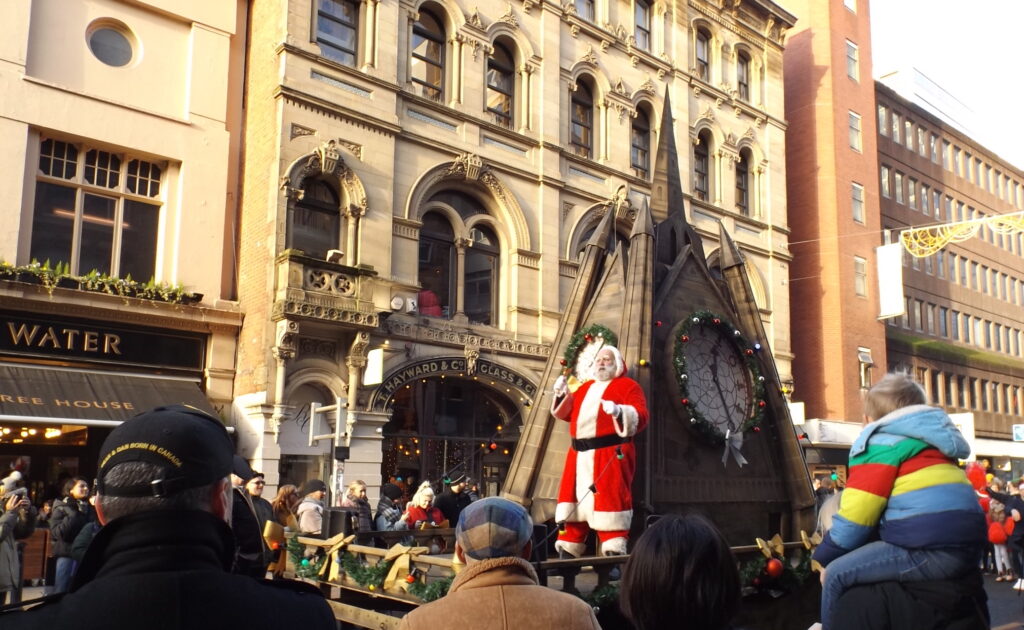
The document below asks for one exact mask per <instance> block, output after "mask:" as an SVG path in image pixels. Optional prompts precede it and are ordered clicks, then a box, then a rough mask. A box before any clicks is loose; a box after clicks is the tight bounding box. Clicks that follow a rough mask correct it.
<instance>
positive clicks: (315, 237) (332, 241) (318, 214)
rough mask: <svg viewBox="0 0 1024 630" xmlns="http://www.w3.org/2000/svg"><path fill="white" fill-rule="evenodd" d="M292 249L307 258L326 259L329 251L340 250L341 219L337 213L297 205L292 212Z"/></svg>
mask: <svg viewBox="0 0 1024 630" xmlns="http://www.w3.org/2000/svg"><path fill="white" fill-rule="evenodd" d="M291 228H292V232H291V247H293V248H295V249H300V250H302V251H303V252H305V253H306V255H307V256H312V257H313V258H324V257H325V256H327V250H329V249H337V248H338V234H339V231H340V229H339V228H340V218H339V216H338V212H337V211H333V212H331V211H328V210H325V209H323V208H317V207H314V206H309V205H306V204H301V203H300V204H297V205H296V206H295V209H294V210H293V211H292V225H291Z"/></svg>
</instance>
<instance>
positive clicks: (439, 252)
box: [418, 215, 455, 317]
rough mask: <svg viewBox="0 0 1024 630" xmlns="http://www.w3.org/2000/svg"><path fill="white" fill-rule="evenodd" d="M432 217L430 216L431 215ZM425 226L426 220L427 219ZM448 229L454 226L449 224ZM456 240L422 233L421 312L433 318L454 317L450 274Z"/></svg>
mask: <svg viewBox="0 0 1024 630" xmlns="http://www.w3.org/2000/svg"><path fill="white" fill-rule="evenodd" d="M428 216H430V215H428ZM424 227H426V221H424ZM449 229H451V228H450V227H449ZM454 255H455V247H454V243H453V242H452V241H451V240H448V239H439V238H434V237H431V236H423V232H422V231H421V233H420V258H419V280H420V285H421V287H422V288H421V290H420V293H419V304H418V308H419V312H420V314H421V315H429V316H431V317H451V316H452V315H453V313H452V310H453V309H452V307H453V306H454V299H453V295H452V289H453V288H454V286H455V283H454V282H452V278H451V274H452V273H453V271H454V267H455V265H454V263H453V260H454V258H453V257H454Z"/></svg>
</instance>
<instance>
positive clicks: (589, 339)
mask: <svg viewBox="0 0 1024 630" xmlns="http://www.w3.org/2000/svg"><path fill="white" fill-rule="evenodd" d="M583 340H584V341H586V342H587V343H590V342H591V341H593V340H594V337H593V335H583Z"/></svg>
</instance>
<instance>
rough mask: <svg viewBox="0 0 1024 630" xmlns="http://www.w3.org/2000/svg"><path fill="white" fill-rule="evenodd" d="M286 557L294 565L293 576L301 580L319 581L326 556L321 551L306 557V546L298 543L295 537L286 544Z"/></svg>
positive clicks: (318, 550)
mask: <svg viewBox="0 0 1024 630" xmlns="http://www.w3.org/2000/svg"><path fill="white" fill-rule="evenodd" d="M287 549H288V555H289V556H291V559H292V563H294V564H295V576H296V577H299V578H303V579H307V580H308V579H313V580H319V579H320V569H322V568H323V566H324V563H325V562H327V554H326V553H324V550H323V549H317V550H316V553H315V554H313V555H312V556H308V557H307V556H306V546H305V545H303V544H302V543H300V542H299V540H298V538H297V537H294V536H293V537H291V538H289V539H288V543H287Z"/></svg>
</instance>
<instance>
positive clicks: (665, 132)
mask: <svg viewBox="0 0 1024 630" xmlns="http://www.w3.org/2000/svg"><path fill="white" fill-rule="evenodd" d="M651 203H652V205H653V206H654V207H653V208H652V209H651V210H652V212H653V213H654V215H656V216H662V217H666V216H669V215H671V214H673V213H676V212H678V213H679V214H682V213H683V186H682V183H681V182H680V180H679V155H678V154H677V153H676V136H675V133H674V131H673V125H672V101H671V98H670V97H669V91H668V87H666V88H665V104H664V106H663V107H662V110H661V130H660V131H659V132H658V152H657V155H656V157H655V164H654V198H653V199H652V202H651Z"/></svg>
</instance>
